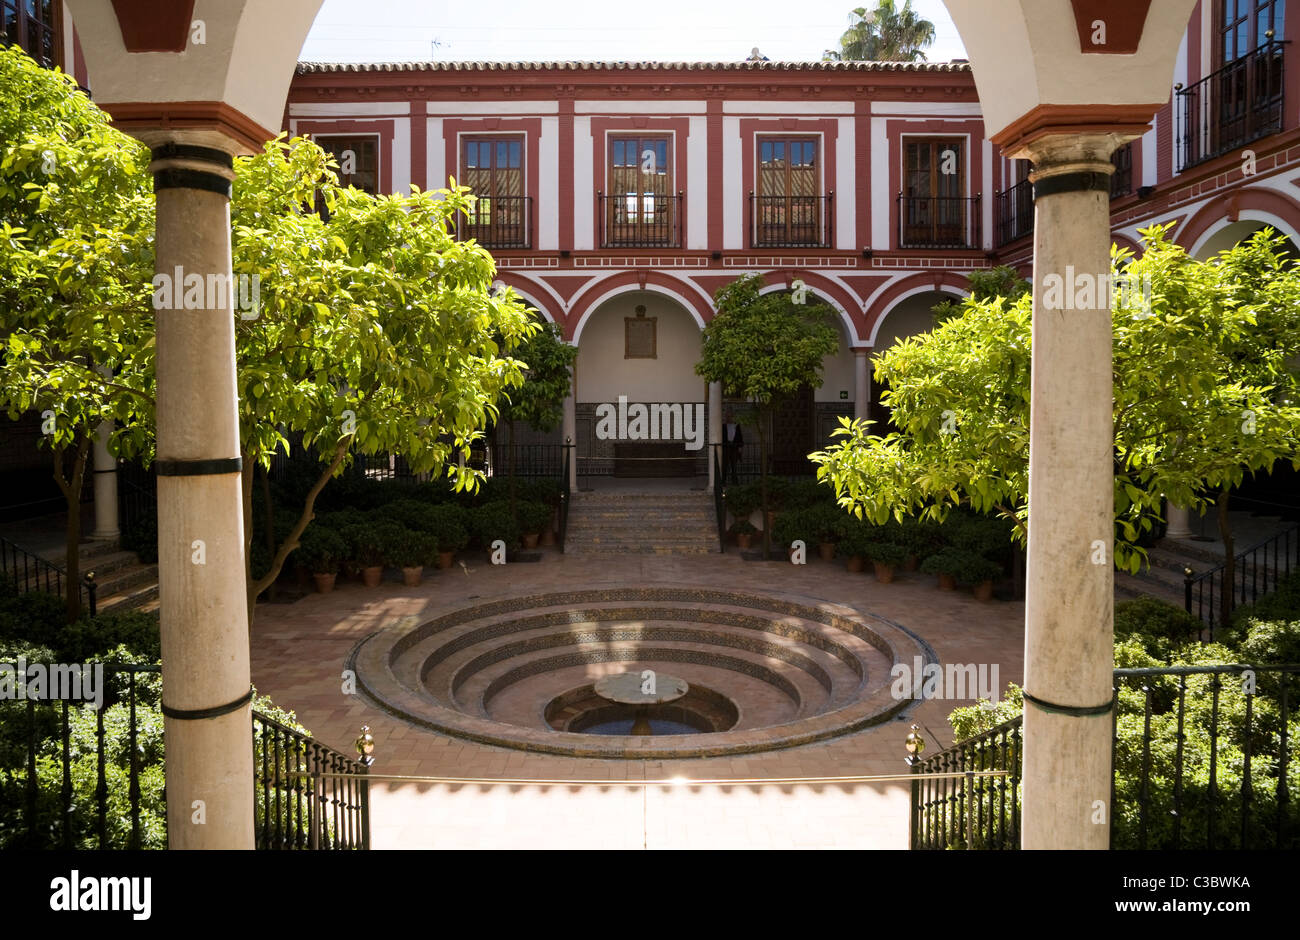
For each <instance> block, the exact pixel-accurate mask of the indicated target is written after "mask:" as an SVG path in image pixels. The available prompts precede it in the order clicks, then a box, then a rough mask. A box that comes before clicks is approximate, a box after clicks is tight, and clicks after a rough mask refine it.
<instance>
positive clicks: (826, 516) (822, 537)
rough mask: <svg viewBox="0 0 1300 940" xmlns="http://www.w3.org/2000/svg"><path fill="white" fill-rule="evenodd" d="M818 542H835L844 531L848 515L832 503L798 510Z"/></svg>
mask: <svg viewBox="0 0 1300 940" xmlns="http://www.w3.org/2000/svg"><path fill="white" fill-rule="evenodd" d="M800 511H801V512H802V513H803V514H804V516H805V518H806V520H807V523H808V527H809V529H810V530H811V531H812V532H813V533H814V534H813V538H814V539H816V540H817V541H818V542H836V541H839V538H840V535H841V533H842V532H843V530H844V523H845V521H846V520H847V519H849V518H850V517H849V515H848V514H847V513H845V512H844V510H842V509H840V508H839V507H838V506H836V505H835V504H834V503H827V502H822V503H817V504H814V505H811V506H808V507H807V508H805V509H802V510H800Z"/></svg>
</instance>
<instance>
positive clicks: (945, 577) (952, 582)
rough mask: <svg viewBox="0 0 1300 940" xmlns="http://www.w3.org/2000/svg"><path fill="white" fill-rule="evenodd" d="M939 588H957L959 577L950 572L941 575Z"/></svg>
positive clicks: (942, 589)
mask: <svg viewBox="0 0 1300 940" xmlns="http://www.w3.org/2000/svg"><path fill="white" fill-rule="evenodd" d="M939 590H941V591H955V590H957V579H956V578H954V577H953V576H952V575H950V574H941V575H939Z"/></svg>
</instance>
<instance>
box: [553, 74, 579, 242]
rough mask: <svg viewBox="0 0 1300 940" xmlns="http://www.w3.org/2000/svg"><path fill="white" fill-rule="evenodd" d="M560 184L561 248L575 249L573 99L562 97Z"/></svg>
mask: <svg viewBox="0 0 1300 940" xmlns="http://www.w3.org/2000/svg"><path fill="white" fill-rule="evenodd" d="M558 123H559V134H560V140H559V170H558V172H559V174H560V179H559V186H558V190H559V191H558V194H557V195H558V198H559V200H560V205H559V213H560V225H559V228H560V232H559V237H560V250H561V251H571V250H572V249H573V188H574V185H575V180H574V167H573V99H572V98H561V99H560V119H559V122H558Z"/></svg>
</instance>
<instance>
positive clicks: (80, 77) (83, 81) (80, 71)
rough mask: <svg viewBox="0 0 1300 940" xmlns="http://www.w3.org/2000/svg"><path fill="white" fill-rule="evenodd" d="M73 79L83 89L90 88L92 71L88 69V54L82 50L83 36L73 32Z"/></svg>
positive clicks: (74, 30)
mask: <svg viewBox="0 0 1300 940" xmlns="http://www.w3.org/2000/svg"><path fill="white" fill-rule="evenodd" d="M72 77H73V78H75V79H76V80H77V84H78V85H80V86H81V87H82V88H89V87H90V71H89V70H88V69H87V68H86V53H85V52H83V51H82V49H81V36H80V35H79V34H78V33H77V31H76V29H73V31H72Z"/></svg>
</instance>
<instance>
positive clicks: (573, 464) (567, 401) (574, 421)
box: [562, 363, 578, 493]
mask: <svg viewBox="0 0 1300 940" xmlns="http://www.w3.org/2000/svg"><path fill="white" fill-rule="evenodd" d="M577 395H578V365H577V363H574V365H573V369H572V372H571V374H570V377H569V394H568V395H566V396H565V397H564V421H563V424H562V428H563V430H562V436H563V437H564V443H568V444H573V445H575V446H574V448H573V450H571V451H570V452H569V489H570V491H572V492H575V493H576V492H577V491H578V448H577V446H576V445H577V443H578V406H577Z"/></svg>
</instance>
